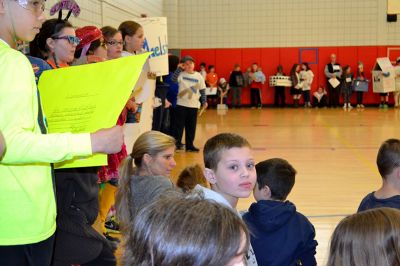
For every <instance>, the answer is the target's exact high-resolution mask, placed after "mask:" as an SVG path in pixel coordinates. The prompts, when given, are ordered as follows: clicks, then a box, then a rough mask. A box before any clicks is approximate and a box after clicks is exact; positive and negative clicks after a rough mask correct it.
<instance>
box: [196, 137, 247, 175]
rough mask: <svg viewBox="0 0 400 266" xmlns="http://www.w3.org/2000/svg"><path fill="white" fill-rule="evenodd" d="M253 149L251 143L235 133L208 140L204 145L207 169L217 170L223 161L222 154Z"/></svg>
mask: <svg viewBox="0 0 400 266" xmlns="http://www.w3.org/2000/svg"><path fill="white" fill-rule="evenodd" d="M243 147H249V148H251V145H250V143H249V142H248V141H247V140H246V139H245V138H243V137H242V136H240V135H237V134H234V133H220V134H218V135H215V136H214V137H212V138H210V139H208V140H207V142H206V144H205V145H204V150H203V157H204V165H205V167H206V168H209V169H212V170H216V169H217V166H218V163H219V162H220V161H221V154H222V153H223V152H224V151H226V150H229V149H232V148H243Z"/></svg>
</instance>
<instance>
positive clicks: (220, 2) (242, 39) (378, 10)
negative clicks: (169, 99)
mask: <svg viewBox="0 0 400 266" xmlns="http://www.w3.org/2000/svg"><path fill="white" fill-rule="evenodd" d="M167 6H171V7H173V8H172V9H171V12H170V10H169V9H165V12H164V13H165V15H166V16H167V17H168V19H169V20H171V24H169V25H168V26H169V35H174V36H176V35H178V38H175V39H174V40H173V41H172V40H171V42H170V45H169V46H170V48H186V49H189V48H190V49H191V48H254V47H321V46H328V47H331V46H335V47H341V46H360V45H362V46H366V45H368V46H372V45H373V46H376V45H399V44H400V22H395V23H388V22H386V13H387V1H386V0H202V1H198V0H180V1H177V0H164V7H167ZM176 21H177V22H176Z"/></svg>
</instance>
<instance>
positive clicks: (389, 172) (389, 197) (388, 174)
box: [357, 139, 400, 212]
mask: <svg viewBox="0 0 400 266" xmlns="http://www.w3.org/2000/svg"><path fill="white" fill-rule="evenodd" d="M376 164H377V166H378V170H379V173H380V174H381V177H382V186H381V187H380V188H379V189H378V190H376V191H374V192H371V193H369V194H368V195H367V196H365V198H364V199H363V200H362V201H361V203H360V206H359V207H358V210H357V212H362V211H366V210H369V209H374V208H381V207H389V208H396V209H400V182H399V181H400V139H388V140H386V141H385V142H384V143H382V145H381V147H380V148H379V151H378V156H377V157H376Z"/></svg>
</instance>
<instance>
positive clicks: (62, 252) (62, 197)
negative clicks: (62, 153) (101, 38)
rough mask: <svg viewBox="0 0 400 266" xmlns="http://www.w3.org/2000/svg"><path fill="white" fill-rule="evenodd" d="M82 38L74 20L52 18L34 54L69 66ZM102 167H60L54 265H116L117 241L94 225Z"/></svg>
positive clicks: (34, 46)
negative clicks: (115, 242) (73, 24)
mask: <svg viewBox="0 0 400 266" xmlns="http://www.w3.org/2000/svg"><path fill="white" fill-rule="evenodd" d="M80 41H81V40H80V39H79V38H78V37H76V34H75V30H74V28H73V27H72V25H71V23H69V22H68V21H65V20H59V19H50V20H47V21H45V22H44V23H43V26H42V28H41V30H40V32H39V33H38V35H36V38H35V40H34V41H33V42H32V43H31V44H30V48H31V55H33V56H38V57H41V58H43V59H44V60H46V61H47V63H48V64H49V65H50V66H51V67H52V68H53V69H56V68H62V67H68V66H69V65H70V63H72V61H73V60H74V54H75V50H76V48H77V46H78V45H79V44H80ZM99 169H100V168H99V167H82V168H68V169H67V168H66V169H56V170H54V173H55V185H56V192H57V193H56V199H57V231H56V238H55V248H54V255H53V263H52V265H53V266H67V265H71V264H80V265H82V266H89V265H96V266H97V265H99V266H102V265H107V266H114V265H116V258H115V256H114V254H113V253H114V250H115V248H116V247H115V244H114V243H112V242H110V241H108V240H107V239H106V238H105V237H104V236H103V235H102V234H99V233H98V232H97V231H96V230H95V229H94V228H93V227H92V225H93V224H94V222H95V220H96V217H97V214H98V208H99V205H98V191H99V189H98V182H97V181H98V176H97V173H98V171H99Z"/></svg>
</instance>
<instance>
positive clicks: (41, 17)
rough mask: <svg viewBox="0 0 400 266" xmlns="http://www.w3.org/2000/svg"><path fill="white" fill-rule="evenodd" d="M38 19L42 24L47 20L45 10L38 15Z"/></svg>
mask: <svg viewBox="0 0 400 266" xmlns="http://www.w3.org/2000/svg"><path fill="white" fill-rule="evenodd" d="M38 20H39V21H40V23H41V24H43V22H45V21H46V15H45V13H44V11H42V12H41V13H40V15H39V17H38ZM41 24H40V26H42V25H41Z"/></svg>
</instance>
